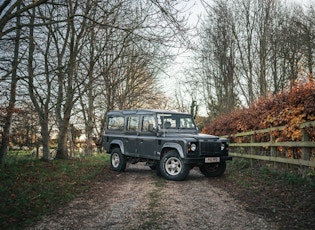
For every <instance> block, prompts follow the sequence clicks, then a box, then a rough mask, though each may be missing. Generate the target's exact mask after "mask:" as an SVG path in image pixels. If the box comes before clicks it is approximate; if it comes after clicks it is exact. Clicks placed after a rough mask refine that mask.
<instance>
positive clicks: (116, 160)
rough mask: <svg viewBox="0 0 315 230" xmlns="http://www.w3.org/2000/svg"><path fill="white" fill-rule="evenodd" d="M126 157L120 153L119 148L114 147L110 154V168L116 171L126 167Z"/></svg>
mask: <svg viewBox="0 0 315 230" xmlns="http://www.w3.org/2000/svg"><path fill="white" fill-rule="evenodd" d="M126 164H127V161H126V158H125V156H124V155H123V154H122V153H121V151H120V148H114V149H113V150H112V152H111V155H110V166H111V169H112V170H114V171H117V172H121V171H124V170H125V169H126Z"/></svg>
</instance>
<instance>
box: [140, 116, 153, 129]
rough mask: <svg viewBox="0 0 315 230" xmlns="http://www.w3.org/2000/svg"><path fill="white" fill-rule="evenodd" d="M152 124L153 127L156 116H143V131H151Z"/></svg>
mask: <svg viewBox="0 0 315 230" xmlns="http://www.w3.org/2000/svg"><path fill="white" fill-rule="evenodd" d="M150 125H153V127H155V120H154V116H143V117H142V125H141V127H142V128H141V131H142V132H149V126H150Z"/></svg>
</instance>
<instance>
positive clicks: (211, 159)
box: [205, 157, 220, 163]
mask: <svg viewBox="0 0 315 230" xmlns="http://www.w3.org/2000/svg"><path fill="white" fill-rule="evenodd" d="M217 162H220V157H206V158H205V163H217Z"/></svg>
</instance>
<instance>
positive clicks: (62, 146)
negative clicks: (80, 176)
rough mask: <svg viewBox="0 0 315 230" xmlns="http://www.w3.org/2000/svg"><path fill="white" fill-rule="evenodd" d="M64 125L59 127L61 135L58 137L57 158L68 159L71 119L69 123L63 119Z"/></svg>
mask: <svg viewBox="0 0 315 230" xmlns="http://www.w3.org/2000/svg"><path fill="white" fill-rule="evenodd" d="M63 123H64V125H63V126H62V127H61V128H60V129H59V137H58V147H57V153H56V158H57V159H68V158H69V155H68V148H67V140H68V138H67V137H68V135H67V134H68V127H69V121H68V124H66V123H67V122H66V121H63Z"/></svg>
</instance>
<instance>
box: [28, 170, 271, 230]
mask: <svg viewBox="0 0 315 230" xmlns="http://www.w3.org/2000/svg"><path fill="white" fill-rule="evenodd" d="M218 180H220V178H210V179H208V178H205V177H204V176H203V175H202V174H201V173H199V171H198V169H197V168H196V169H193V170H191V171H190V174H189V176H188V177H187V179H186V180H185V181H181V182H175V181H166V180H164V179H162V178H160V177H157V176H156V174H155V171H152V170H150V169H149V167H147V166H144V165H143V164H137V165H128V166H127V169H126V172H123V173H115V172H110V173H107V176H104V178H100V180H99V182H97V183H95V184H94V185H93V186H92V187H91V188H90V189H89V190H88V191H86V193H84V194H82V195H80V196H79V197H78V198H76V199H75V200H74V201H73V202H71V203H70V204H68V205H66V206H65V207H64V208H63V209H60V210H59V211H58V212H57V213H56V214H54V215H51V216H46V217H44V219H43V220H42V221H41V222H40V223H38V224H37V225H36V226H35V227H33V228H31V229H117V230H118V229H119V230H121V229H128V230H129V229H196V230H197V229H198V230H199V229H211V230H214V229H242V230H243V229H276V228H275V225H273V224H272V223H270V222H268V221H267V220H265V219H263V217H261V216H258V215H256V214H252V213H249V212H247V211H245V210H244V208H243V207H242V205H241V203H239V202H238V201H236V200H234V199H232V198H231V197H229V195H228V194H227V193H226V192H225V191H223V190H222V189H220V188H218V187H215V186H213V185H212V183H211V182H214V181H216V183H219V181H218Z"/></svg>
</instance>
